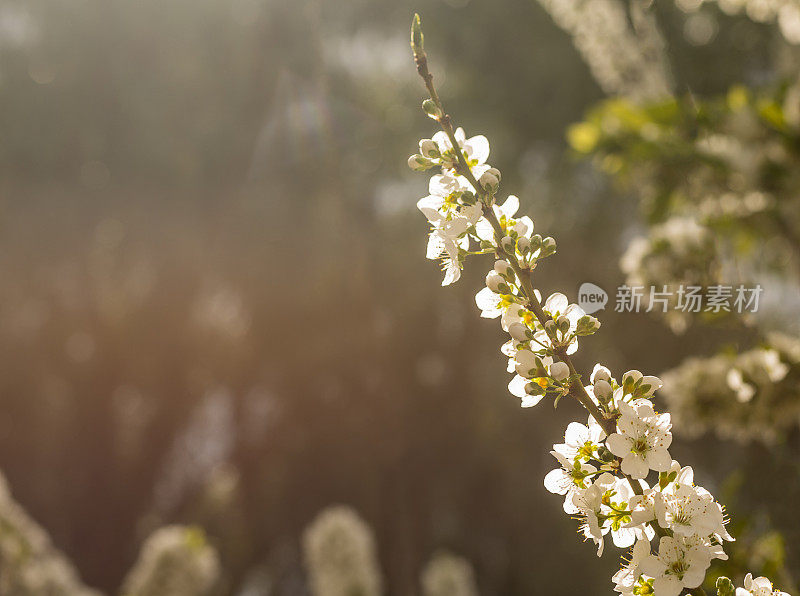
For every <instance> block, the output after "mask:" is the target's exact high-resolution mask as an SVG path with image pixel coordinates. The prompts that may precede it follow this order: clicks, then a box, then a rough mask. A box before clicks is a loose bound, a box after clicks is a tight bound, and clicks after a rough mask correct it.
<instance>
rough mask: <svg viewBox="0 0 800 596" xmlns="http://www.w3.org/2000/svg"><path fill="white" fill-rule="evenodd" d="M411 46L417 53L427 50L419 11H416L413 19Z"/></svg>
mask: <svg viewBox="0 0 800 596" xmlns="http://www.w3.org/2000/svg"><path fill="white" fill-rule="evenodd" d="M411 47H412V48H413V49H414V53H415V54H416V53H418V52H422V51H424V50H425V38H424V37H423V35H422V23H421V21H420V18H419V15H418V14H417V13H414V18H413V19H412V20H411Z"/></svg>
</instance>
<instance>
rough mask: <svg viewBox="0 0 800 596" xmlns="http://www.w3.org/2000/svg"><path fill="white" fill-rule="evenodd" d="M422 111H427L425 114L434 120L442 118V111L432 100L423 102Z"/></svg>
mask: <svg viewBox="0 0 800 596" xmlns="http://www.w3.org/2000/svg"><path fill="white" fill-rule="evenodd" d="M422 109H423V110H425V113H426V114H427V115H428V116H430V117H431V118H433V119H434V120H437V119H439V118H441V117H442V110H440V109H439V106H437V105H436V102H435V101H433V100H432V99H430V98H428V99H426V100H425V101H423V102H422Z"/></svg>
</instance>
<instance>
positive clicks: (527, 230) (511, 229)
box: [475, 195, 533, 246]
mask: <svg viewBox="0 0 800 596" xmlns="http://www.w3.org/2000/svg"><path fill="white" fill-rule="evenodd" d="M492 209H493V210H494V214H495V216H496V217H497V221H498V222H499V223H500V228H501V229H502V230H503V237H505V236H510V237H511V238H512V239H515V238H530V235H531V234H532V233H533V221H531V218H530V217H528V216H527V215H524V216H523V217H520V218H519V219H514V214H516V212H517V211H518V210H519V199H518V198H517V197H515V196H514V195H509V196H508V198H507V199H506V200H505V202H504V203H503V204H502V205H492ZM475 230H476V232H477V234H478V238H480V239H481V240H485V241H487V242H491V243H492V245H494V246H496V245H497V242H496V240H495V237H494V228H493V227H492V224H490V223H489V221H488V220H487V219H485V218H481V219H480V221H478V223H477V224H475Z"/></svg>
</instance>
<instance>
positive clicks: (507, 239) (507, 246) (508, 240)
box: [500, 236, 516, 255]
mask: <svg viewBox="0 0 800 596" xmlns="http://www.w3.org/2000/svg"><path fill="white" fill-rule="evenodd" d="M515 244H516V243H515V242H514V239H513V238H512V237H511V236H504V237H503V238H502V239H501V240H500V246H502V247H503V250H504V251H506V252H507V253H508V254H512V255H513V254H514V246H515Z"/></svg>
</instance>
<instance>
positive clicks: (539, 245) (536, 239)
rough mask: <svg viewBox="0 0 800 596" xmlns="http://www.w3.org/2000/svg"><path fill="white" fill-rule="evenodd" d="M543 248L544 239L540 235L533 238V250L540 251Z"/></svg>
mask: <svg viewBox="0 0 800 596" xmlns="http://www.w3.org/2000/svg"><path fill="white" fill-rule="evenodd" d="M540 248H542V237H541V236H540V235H539V234H534V235H533V236H531V250H539V249H540Z"/></svg>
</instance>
